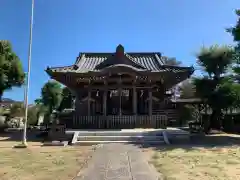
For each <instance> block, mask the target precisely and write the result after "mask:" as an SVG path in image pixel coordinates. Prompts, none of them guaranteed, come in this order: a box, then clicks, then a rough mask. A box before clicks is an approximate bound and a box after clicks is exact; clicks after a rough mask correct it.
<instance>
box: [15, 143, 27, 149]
mask: <svg viewBox="0 0 240 180" xmlns="http://www.w3.org/2000/svg"><path fill="white" fill-rule="evenodd" d="M27 147H28V144H27V142H22V143H21V144H17V145H15V146H14V148H19V149H20V148H22V149H23V148H27Z"/></svg>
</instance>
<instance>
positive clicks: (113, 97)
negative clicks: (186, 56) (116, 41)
mask: <svg viewBox="0 0 240 180" xmlns="http://www.w3.org/2000/svg"><path fill="white" fill-rule="evenodd" d="M46 72H47V73H48V75H49V76H50V77H51V78H52V79H55V80H57V81H58V82H60V83H62V84H64V85H65V86H67V87H68V88H69V89H70V90H71V92H72V94H74V96H75V100H74V111H72V112H71V113H70V114H69V115H68V118H66V117H65V118H64V119H68V120H66V122H65V123H66V124H67V126H68V127H69V128H77V129H79V128H91V129H96V128H100V129H105V128H108V129H109V128H137V127H141V128H144V127H151V128H164V127H166V126H167V123H168V117H167V113H164V112H166V111H167V109H168V105H167V102H168V100H169V98H171V97H170V95H169V93H167V92H169V90H170V89H171V88H173V87H174V86H175V85H176V84H178V83H180V82H182V81H184V80H186V79H187V78H189V77H190V76H191V75H192V74H193V72H194V68H193V67H179V66H173V65H166V63H165V60H164V58H162V56H161V54H160V53H141V52H139V53H126V52H125V51H124V47H123V46H122V45H119V46H117V48H116V52H114V53H80V55H79V57H78V58H77V60H76V62H75V63H74V64H73V65H71V66H64V67H51V68H49V67H48V68H47V69H46ZM162 112H163V113H162Z"/></svg>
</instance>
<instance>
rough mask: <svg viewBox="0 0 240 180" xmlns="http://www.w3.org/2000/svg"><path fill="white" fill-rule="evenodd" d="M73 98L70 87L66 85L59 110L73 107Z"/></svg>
mask: <svg viewBox="0 0 240 180" xmlns="http://www.w3.org/2000/svg"><path fill="white" fill-rule="evenodd" d="M72 100H73V95H72V93H71V91H70V90H69V88H67V87H64V88H63V90H62V101H61V103H60V106H59V109H58V110H59V111H62V110H64V109H68V108H71V107H72Z"/></svg>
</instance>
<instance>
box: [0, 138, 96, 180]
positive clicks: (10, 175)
mask: <svg viewBox="0 0 240 180" xmlns="http://www.w3.org/2000/svg"><path fill="white" fill-rule="evenodd" d="M17 144H19V142H17V141H7V140H6V141H4V138H1V137H0V177H1V178H0V179H1V180H13V179H16V180H33V179H34V180H52V179H54V180H67V179H72V178H73V177H74V176H76V175H77V173H78V172H79V171H80V170H81V168H84V165H85V162H86V160H87V159H88V157H89V156H90V155H91V153H92V151H93V150H92V148H91V147H90V146H83V147H82V146H78V147H71V146H68V147H41V144H40V143H38V142H30V143H28V144H29V147H28V148H26V149H15V148H12V147H13V146H14V145H17Z"/></svg>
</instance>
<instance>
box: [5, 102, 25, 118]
mask: <svg viewBox="0 0 240 180" xmlns="http://www.w3.org/2000/svg"><path fill="white" fill-rule="evenodd" d="M24 110H25V108H24V104H23V103H15V104H13V105H12V107H11V108H10V113H9V115H10V117H24V113H25V111H24Z"/></svg>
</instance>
